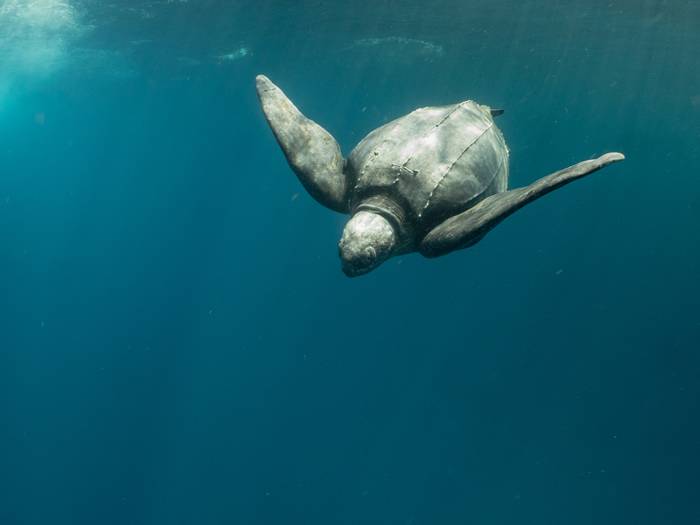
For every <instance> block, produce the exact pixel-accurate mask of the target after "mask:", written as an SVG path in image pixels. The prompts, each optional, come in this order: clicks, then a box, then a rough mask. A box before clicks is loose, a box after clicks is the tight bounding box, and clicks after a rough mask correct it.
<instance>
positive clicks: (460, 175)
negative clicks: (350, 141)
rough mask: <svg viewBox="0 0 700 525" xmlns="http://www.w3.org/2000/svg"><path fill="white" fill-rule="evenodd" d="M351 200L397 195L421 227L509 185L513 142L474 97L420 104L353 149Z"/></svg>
mask: <svg viewBox="0 0 700 525" xmlns="http://www.w3.org/2000/svg"><path fill="white" fill-rule="evenodd" d="M348 172H349V175H350V176H351V177H352V180H353V181H354V188H353V198H352V204H358V203H359V202H361V201H362V200H364V199H366V198H367V197H370V196H372V195H376V194H385V195H390V196H393V197H394V198H395V199H396V200H397V201H399V203H400V204H401V205H402V206H403V207H404V208H407V209H406V210H405V211H406V213H407V215H408V216H409V217H410V218H411V219H412V220H413V221H414V223H415V224H416V225H417V226H418V227H419V228H421V229H425V228H431V227H432V226H434V225H435V224H437V223H438V222H440V221H442V220H444V219H446V218H447V217H450V216H452V215H455V214H457V213H460V212H461V211H464V210H465V209H467V208H469V207H471V206H473V205H474V204H476V203H477V202H478V201H479V200H481V199H483V198H485V197H487V196H489V195H492V194H494V193H497V192H499V191H504V190H505V189H506V188H507V185H508V148H507V147H506V144H505V141H504V139H503V135H502V134H501V132H500V131H499V130H498V128H497V127H496V125H495V124H494V121H493V118H492V117H491V114H490V112H489V109H488V108H487V107H485V106H481V105H479V104H477V103H475V102H472V101H466V102H462V103H460V104H454V105H451V106H445V107H430V108H420V109H417V110H415V111H413V112H412V113H409V114H408V115H406V116H404V117H401V118H399V119H396V120H394V121H392V122H389V123H388V124H385V125H384V126H382V127H380V128H378V129H376V130H374V131H373V132H371V133H370V134H369V135H367V136H366V137H365V138H364V139H363V140H362V141H361V142H360V143H359V144H358V145H357V147H355V149H354V150H353V151H352V153H351V154H350V156H349V157H348Z"/></svg>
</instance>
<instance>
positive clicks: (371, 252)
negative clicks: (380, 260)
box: [365, 246, 377, 261]
mask: <svg viewBox="0 0 700 525" xmlns="http://www.w3.org/2000/svg"><path fill="white" fill-rule="evenodd" d="M365 256H366V257H367V258H368V259H370V260H371V261H374V260H375V259H376V258H377V250H375V249H374V248H373V247H372V246H367V248H365Z"/></svg>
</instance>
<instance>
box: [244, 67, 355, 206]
mask: <svg viewBox="0 0 700 525" xmlns="http://www.w3.org/2000/svg"><path fill="white" fill-rule="evenodd" d="M255 80H256V88H257V91H258V98H259V99H260V104H261V106H262V109H263V112H264V113H265V118H266V119H267V122H268V124H269V125H270V127H271V128H272V131H273V133H274V134H275V138H276V139H277V142H278V143H279V145H280V147H281V148H282V151H283V152H284V155H285V157H286V158H287V162H288V163H289V165H290V167H291V168H292V170H294V173H296V174H297V176H298V177H299V180H300V181H301V183H302V184H303V185H304V188H306V191H308V192H309V193H310V194H311V196H312V197H313V198H315V199H316V200H317V201H318V202H320V203H321V204H323V205H324V206H327V207H328V208H330V209H332V210H335V211H338V212H346V211H347V198H346V194H347V181H346V177H345V175H344V174H343V165H344V160H343V155H342V154H341V152H340V146H338V143H337V142H336V140H335V139H334V138H333V137H332V136H331V134H330V133H328V132H327V131H326V130H325V129H323V128H322V127H321V126H319V125H318V124H316V123H315V122H314V121H313V120H310V119H308V118H306V117H305V116H304V115H303V114H302V113H301V112H300V111H299V110H298V109H297V108H296V106H295V105H294V104H293V103H292V101H291V100H289V98H287V96H286V95H285V94H284V93H283V92H282V90H281V89H280V88H278V87H277V86H276V85H274V84H273V83H272V82H271V81H270V79H269V78H267V77H266V76H264V75H258V76H257V77H256V79H255Z"/></svg>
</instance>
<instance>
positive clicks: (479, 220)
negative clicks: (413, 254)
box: [419, 153, 625, 257]
mask: <svg viewBox="0 0 700 525" xmlns="http://www.w3.org/2000/svg"><path fill="white" fill-rule="evenodd" d="M624 158H625V156H624V155H623V154H622V153H606V154H605V155H603V156H602V157H598V158H597V159H593V160H585V161H583V162H579V163H578V164H574V165H573V166H570V167H568V168H565V169H563V170H560V171H557V172H556V173H553V174H551V175H548V176H546V177H543V178H541V179H539V180H537V181H535V182H533V183H532V184H530V185H529V186H525V187H524V188H517V189H515V190H510V191H504V192H502V193H496V194H495V195H491V196H490V197H487V198H485V199H484V200H482V201H481V202H479V203H478V204H477V205H476V206H474V207H473V208H470V209H468V210H466V211H464V212H462V213H460V214H459V215H455V216H454V217H450V218H449V219H447V220H446V221H444V222H443V223H441V224H439V225H438V226H436V227H435V228H434V229H432V230H431V231H430V232H429V233H428V234H427V235H426V236H425V238H424V239H423V240H422V241H421V243H420V246H419V251H420V253H421V254H423V255H425V256H426V257H439V256H440V255H445V254H447V253H450V252H452V251H454V250H459V249H461V248H467V247H469V246H472V245H473V244H476V243H477V242H479V241H480V240H481V239H482V238H483V237H484V236H485V235H486V234H487V233H488V232H489V231H490V230H491V229H493V228H494V227H495V226H496V225H498V223H500V222H501V221H502V220H503V219H505V218H506V217H508V216H509V215H511V214H512V213H514V212H515V211H517V210H519V209H520V208H522V207H523V206H525V205H526V204H529V203H531V202H533V201H534V200H537V199H539V198H540V197H542V196H543V195H546V194H547V193H549V192H551V191H554V190H556V189H557V188H561V187H562V186H564V185H565V184H568V183H569V182H572V181H574V180H576V179H578V178H581V177H584V176H585V175H588V174H590V173H593V172H594V171H598V170H599V169H601V168H604V167H605V166H607V165H608V164H612V163H613V162H618V161H620V160H623V159H624Z"/></svg>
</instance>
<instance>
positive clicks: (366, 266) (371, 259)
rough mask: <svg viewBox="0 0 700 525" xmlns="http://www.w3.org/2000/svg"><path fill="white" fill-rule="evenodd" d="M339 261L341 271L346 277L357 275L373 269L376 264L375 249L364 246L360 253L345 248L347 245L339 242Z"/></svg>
mask: <svg viewBox="0 0 700 525" xmlns="http://www.w3.org/2000/svg"><path fill="white" fill-rule="evenodd" d="M338 251H339V252H340V261H341V267H342V269H343V273H344V274H345V275H346V276H348V277H359V276H360V275H364V274H366V273H369V272H370V271H372V270H374V268H376V267H377V266H378V261H377V251H376V250H375V249H374V248H373V247H371V246H368V247H366V248H365V249H364V250H363V251H362V252H361V253H357V252H356V251H354V250H349V249H347V246H346V245H344V244H342V243H341V244H340V246H339V247H338Z"/></svg>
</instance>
